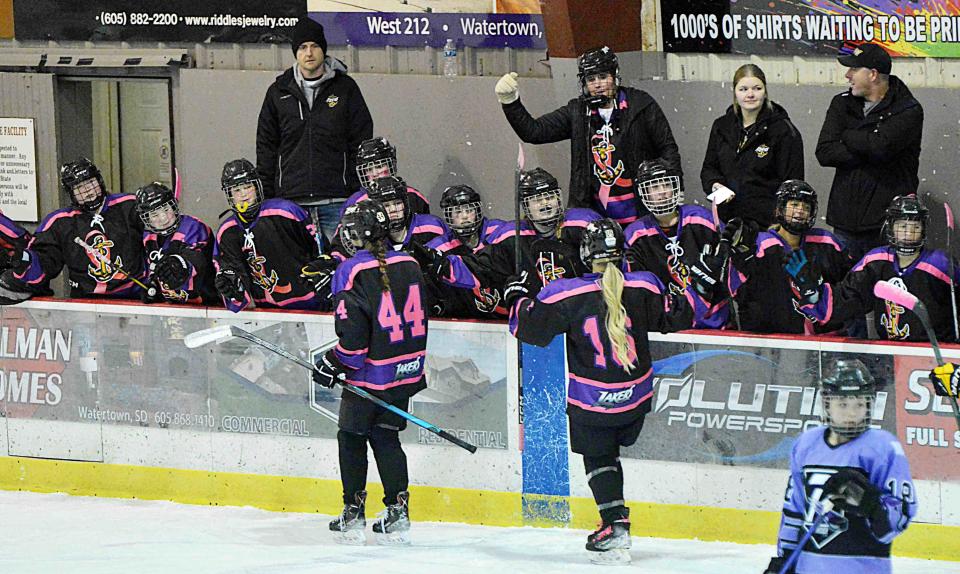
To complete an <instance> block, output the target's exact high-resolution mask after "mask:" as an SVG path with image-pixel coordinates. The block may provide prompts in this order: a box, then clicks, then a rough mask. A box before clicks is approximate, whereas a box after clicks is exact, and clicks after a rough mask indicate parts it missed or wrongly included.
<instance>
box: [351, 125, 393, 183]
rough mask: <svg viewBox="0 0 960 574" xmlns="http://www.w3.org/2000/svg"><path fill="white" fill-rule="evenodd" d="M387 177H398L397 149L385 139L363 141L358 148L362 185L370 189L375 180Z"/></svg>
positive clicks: (359, 175)
mask: <svg viewBox="0 0 960 574" xmlns="http://www.w3.org/2000/svg"><path fill="white" fill-rule="evenodd" d="M387 175H392V176H396V175H397V148H396V147H394V146H393V145H392V144H391V143H390V142H388V141H387V138H383V137H375V138H370V139H368V140H363V141H362V142H361V143H360V147H358V148H357V177H359V178H360V184H361V185H362V186H363V187H365V188H367V189H370V186H371V185H372V184H373V180H375V179H377V178H378V177H384V176H387Z"/></svg>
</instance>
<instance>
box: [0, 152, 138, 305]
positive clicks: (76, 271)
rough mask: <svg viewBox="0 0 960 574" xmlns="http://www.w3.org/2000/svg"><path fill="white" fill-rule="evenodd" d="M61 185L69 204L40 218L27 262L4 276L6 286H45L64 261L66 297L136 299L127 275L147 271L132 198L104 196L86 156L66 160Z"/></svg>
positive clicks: (26, 288)
mask: <svg viewBox="0 0 960 574" xmlns="http://www.w3.org/2000/svg"><path fill="white" fill-rule="evenodd" d="M60 184H61V187H62V189H63V191H64V193H66V194H67V196H68V197H69V198H70V202H71V204H72V205H71V206H70V207H65V208H62V209H58V210H56V211H53V212H51V213H50V214H48V215H47V216H46V217H44V218H43V221H41V222H40V225H39V226H38V227H37V231H36V236H35V237H34V239H33V241H32V242H31V243H30V246H29V248H28V250H27V252H26V253H27V257H28V258H29V260H30V261H29V263H27V264H26V265H25V266H22V267H21V269H22V270H21V271H20V272H14V273H12V276H5V278H4V281H3V283H4V286H5V287H10V286H16V290H17V291H22V292H37V291H38V290H41V291H42V290H45V289H46V288H47V286H48V285H49V282H50V281H51V280H52V279H54V278H55V277H56V276H57V275H59V274H60V272H61V271H62V269H63V267H64V265H66V267H67V273H68V281H69V285H70V297H75V298H125V299H136V298H138V297H139V296H140V288H139V287H138V286H137V285H136V284H135V283H134V282H133V281H131V279H130V277H129V276H128V275H127V273H130V274H131V275H132V276H133V277H134V278H136V279H140V280H142V279H143V278H144V271H145V270H144V261H145V257H144V254H143V242H142V239H143V223H142V222H141V221H140V218H139V217H138V216H137V211H136V197H134V196H133V195H131V194H114V195H107V192H106V186H105V185H104V183H103V177H102V176H101V175H100V170H99V169H97V166H95V165H94V164H93V163H92V162H91V161H90V160H88V159H86V158H80V159H78V160H77V161H75V162H73V163H67V164H64V165H63V167H61V168H60ZM76 239H80V240H82V241H83V242H85V243H86V244H87V245H88V246H90V248H91V250H93V251H96V252H97V253H98V254H99V256H97V255H94V254H93V253H91V252H89V251H88V250H86V249H85V248H84V247H82V246H80V245H79V244H77V243H76V241H75V240H76Z"/></svg>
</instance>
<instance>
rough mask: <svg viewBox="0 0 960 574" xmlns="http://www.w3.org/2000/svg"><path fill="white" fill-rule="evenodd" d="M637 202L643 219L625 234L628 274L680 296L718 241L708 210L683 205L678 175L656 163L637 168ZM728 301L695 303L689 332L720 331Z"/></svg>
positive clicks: (657, 161)
mask: <svg viewBox="0 0 960 574" xmlns="http://www.w3.org/2000/svg"><path fill="white" fill-rule="evenodd" d="M636 180H637V190H636V192H637V201H638V202H641V203H642V204H643V205H644V207H645V208H646V211H649V213H648V214H647V215H643V216H641V217H640V219H638V220H636V221H634V222H633V223H631V224H630V226H629V227H627V229H626V230H625V231H624V236H625V238H626V246H625V247H626V257H625V258H624V263H625V268H626V270H627V271H649V272H651V273H653V274H654V275H656V276H657V278H658V279H660V282H661V283H663V284H664V285H666V286H667V288H668V289H669V290H670V292H671V293H676V294H680V293H683V292H684V291H685V290H686V288H687V287H688V286H690V285H691V284H692V281H693V277H692V276H691V274H690V267H691V266H692V265H693V264H694V263H696V262H697V261H698V258H699V257H700V253H701V252H702V251H703V249H704V247H705V246H707V245H712V244H715V243H716V242H717V240H718V239H719V238H720V236H719V234H718V233H717V225H716V222H714V221H713V216H712V215H711V213H710V212H709V211H707V210H706V209H704V208H702V207H700V206H699V205H684V204H683V189H682V188H681V186H680V173H679V172H677V171H676V170H673V169H672V168H670V167H668V166H667V165H666V164H664V163H663V162H661V161H659V160H649V161H645V162H643V163H641V164H640V167H639V168H638V169H637V177H636ZM729 315H730V312H729V300H728V299H727V298H725V297H719V298H718V300H717V301H715V302H710V301H706V300H705V299H703V298H701V297H697V298H696V299H695V300H694V317H695V319H694V323H693V325H694V328H696V329H720V328H723V327H724V326H725V325H726V323H727V318H728V317H729Z"/></svg>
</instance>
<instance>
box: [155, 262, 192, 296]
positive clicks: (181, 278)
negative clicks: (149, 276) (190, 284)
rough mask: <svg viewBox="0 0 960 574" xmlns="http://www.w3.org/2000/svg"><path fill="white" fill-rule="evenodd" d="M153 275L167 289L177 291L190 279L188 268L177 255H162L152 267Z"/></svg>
mask: <svg viewBox="0 0 960 574" xmlns="http://www.w3.org/2000/svg"><path fill="white" fill-rule="evenodd" d="M153 275H154V276H155V277H156V278H157V281H159V282H161V283H163V284H164V285H166V286H167V288H168V289H179V288H180V286H181V285H183V284H184V283H185V282H186V281H187V279H189V278H190V266H189V265H188V264H187V261H186V259H184V258H183V257H180V256H179V255H164V256H163V257H162V258H161V259H160V261H158V262H157V266H156V267H154V269H153Z"/></svg>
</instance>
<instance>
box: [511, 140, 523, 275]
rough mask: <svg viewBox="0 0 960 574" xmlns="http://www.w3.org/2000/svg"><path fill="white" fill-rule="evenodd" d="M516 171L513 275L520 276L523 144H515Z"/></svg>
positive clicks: (514, 181)
mask: <svg viewBox="0 0 960 574" xmlns="http://www.w3.org/2000/svg"><path fill="white" fill-rule="evenodd" d="M517 148H518V150H519V151H518V152H517V169H516V171H515V172H514V174H513V190H514V192H515V194H514V195H515V197H514V200H515V201H514V204H513V216H514V219H513V231H514V236H513V239H514V241H513V243H514V249H513V274H514V275H520V172H522V171H523V164H524V163H525V162H524V157H523V142H520V143H519V144H517Z"/></svg>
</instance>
